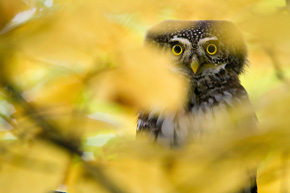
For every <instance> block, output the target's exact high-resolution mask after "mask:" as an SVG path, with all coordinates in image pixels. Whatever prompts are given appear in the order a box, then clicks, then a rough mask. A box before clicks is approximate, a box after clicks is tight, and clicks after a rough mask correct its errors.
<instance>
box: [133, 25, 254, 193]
mask: <svg viewBox="0 0 290 193" xmlns="http://www.w3.org/2000/svg"><path fill="white" fill-rule="evenodd" d="M145 43H146V44H147V45H153V46H156V47H158V48H160V50H161V53H164V54H167V55H168V56H169V57H170V60H171V61H172V63H173V64H174V67H175V69H176V74H177V75H178V76H180V75H182V76H184V77H185V78H186V79H187V80H188V82H189V85H190V86H189V89H188V93H187V97H186V98H187V100H186V103H185V104H184V107H183V110H181V111H180V112H176V113H166V112H164V113H156V112H149V113H144V112H140V113H139V117H138V126H137V134H141V133H144V132H145V133H149V135H150V136H151V137H152V139H154V140H155V141H157V142H160V143H163V144H168V145H169V146H179V145H181V144H184V143H186V142H188V141H190V140H194V139H198V138H200V137H202V136H203V135H206V134H207V133H210V132H215V126H214V124H212V123H214V119H215V118H216V117H218V116H219V114H220V112H221V111H223V112H229V111H230V109H234V108H235V107H236V106H237V105H241V104H242V105H244V104H245V105H249V106H250V101H249V98H248V94H247V92H246V90H245V89H244V87H243V86H242V85H241V84H240V80H239V75H240V74H241V73H242V72H243V71H244V67H245V65H246V63H247V50H246V45H245V43H244V41H243V38H242V35H241V33H240V31H239V30H238V29H237V27H236V26H235V25H234V24H233V23H231V22H228V21H214V20H211V21H210V20H208V21H164V22H161V23H160V24H157V25H156V26H154V27H153V28H151V29H150V30H149V31H148V33H147V36H146V39H145ZM247 119H248V120H244V121H250V122H251V121H252V122H255V119H256V118H255V114H254V112H253V114H252V115H251V116H249V117H248V118H247ZM212 120H213V121H212ZM256 191H257V190H256V186H254V187H248V189H247V190H246V189H245V190H244V191H243V192H256Z"/></svg>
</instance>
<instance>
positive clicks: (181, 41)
mask: <svg viewBox="0 0 290 193" xmlns="http://www.w3.org/2000/svg"><path fill="white" fill-rule="evenodd" d="M176 41H177V42H180V43H182V44H184V45H187V46H190V45H191V42H190V41H189V40H188V39H186V38H179V37H177V36H174V37H173V38H172V39H171V40H169V42H176Z"/></svg>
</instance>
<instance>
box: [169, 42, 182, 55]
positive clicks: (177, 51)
mask: <svg viewBox="0 0 290 193" xmlns="http://www.w3.org/2000/svg"><path fill="white" fill-rule="evenodd" d="M182 52H183V48H182V47H181V46H180V45H179V44H175V45H174V46H172V53H173V54H174V55H176V56H179V55H180V54H181V53H182Z"/></svg>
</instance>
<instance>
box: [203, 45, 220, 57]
mask: <svg viewBox="0 0 290 193" xmlns="http://www.w3.org/2000/svg"><path fill="white" fill-rule="evenodd" d="M217 50H218V49H217V46H216V45H215V44H208V45H207V47H206V52H207V53H208V54H210V55H215V54H216V53H217Z"/></svg>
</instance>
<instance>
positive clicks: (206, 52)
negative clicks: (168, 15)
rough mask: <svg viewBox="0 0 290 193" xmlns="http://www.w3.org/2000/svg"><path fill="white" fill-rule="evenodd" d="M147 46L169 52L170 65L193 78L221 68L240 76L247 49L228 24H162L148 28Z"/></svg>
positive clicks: (178, 22)
mask: <svg viewBox="0 0 290 193" xmlns="http://www.w3.org/2000/svg"><path fill="white" fill-rule="evenodd" d="M145 43H146V44H150V45H155V46H157V47H158V48H161V50H162V52H167V53H169V56H170V57H171V59H172V62H173V63H174V64H176V66H178V67H180V68H181V69H182V70H183V71H185V72H186V73H187V75H190V76H192V77H198V76H202V75H211V74H216V73H218V72H219V71H221V69H226V70H227V71H231V72H233V73H234V74H236V75H239V74H240V73H241V72H242V71H243V68H244V65H245V63H246V55H247V51H246V46H245V43H244V41H243V38H242V36H241V33H240V32H239V30H238V29H237V28H236V26H235V25H234V24H233V23H231V22H228V21H215V20H203V21H164V22H161V23H159V24H157V25H156V26H154V27H153V28H151V29H150V30H149V31H148V33H147V36H146V39H145Z"/></svg>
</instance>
